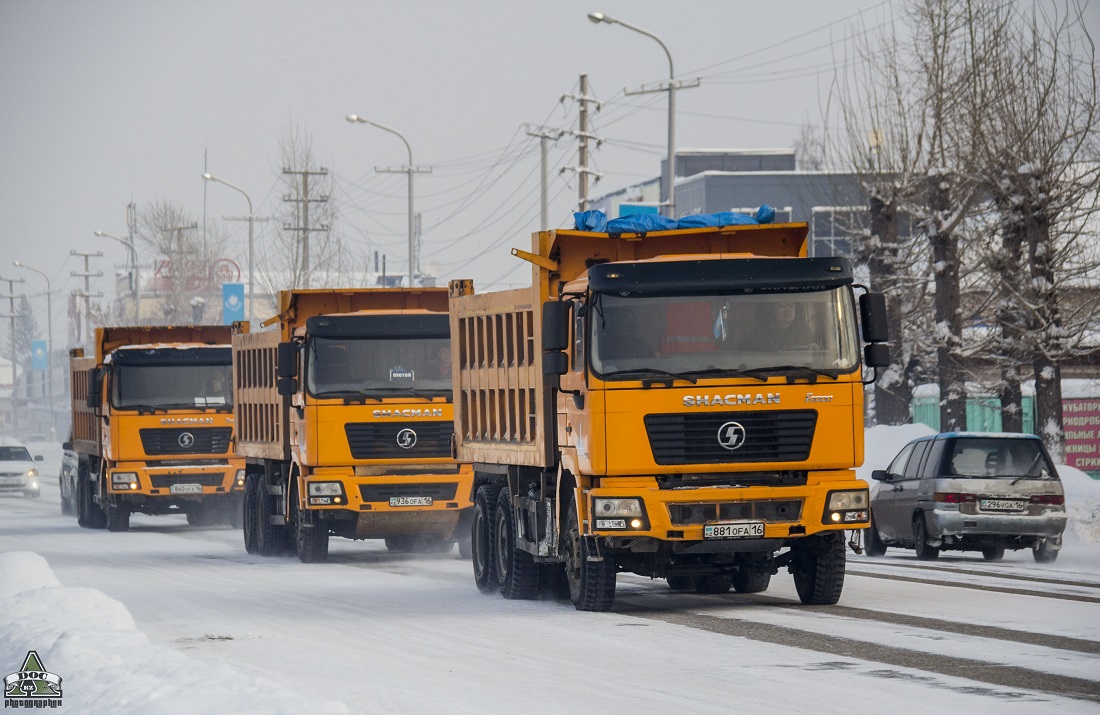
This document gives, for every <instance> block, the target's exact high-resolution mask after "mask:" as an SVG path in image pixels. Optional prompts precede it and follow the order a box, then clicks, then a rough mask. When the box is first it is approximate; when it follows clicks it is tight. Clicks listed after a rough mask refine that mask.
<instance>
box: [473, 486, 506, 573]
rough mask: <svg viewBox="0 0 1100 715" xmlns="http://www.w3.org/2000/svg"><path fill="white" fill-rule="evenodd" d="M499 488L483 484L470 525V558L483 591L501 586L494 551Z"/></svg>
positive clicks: (478, 490)
mask: <svg viewBox="0 0 1100 715" xmlns="http://www.w3.org/2000/svg"><path fill="white" fill-rule="evenodd" d="M498 491H499V489H498V488H497V487H495V486H493V485H491V484H483V485H481V486H480V487H478V488H477V493H476V494H475V495H474V518H473V523H472V524H471V525H470V550H471V552H472V553H471V554H470V559H471V561H472V562H473V564H474V583H475V584H476V585H477V590H478V591H481V592H482V593H493V592H494V591H496V590H497V589H498V587H499V584H500V582H499V581H498V580H497V572H496V554H495V553H493V544H495V543H496V541H495V539H494V538H493V512H494V511H495V510H496V503H497V492H498Z"/></svg>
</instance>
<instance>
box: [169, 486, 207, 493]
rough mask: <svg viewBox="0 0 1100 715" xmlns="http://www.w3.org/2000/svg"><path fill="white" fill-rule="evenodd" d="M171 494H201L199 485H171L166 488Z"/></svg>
mask: <svg viewBox="0 0 1100 715" xmlns="http://www.w3.org/2000/svg"><path fill="white" fill-rule="evenodd" d="M168 491H170V492H172V493H173V494H202V485H201V484H173V485H172V486H170V487H168Z"/></svg>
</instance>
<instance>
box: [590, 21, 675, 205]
mask: <svg viewBox="0 0 1100 715" xmlns="http://www.w3.org/2000/svg"><path fill="white" fill-rule="evenodd" d="M588 19H589V20H591V21H592V22H594V23H596V24H600V23H601V22H603V23H607V24H608V25H622V26H623V27H625V28H626V29H628V30H633V31H634V32H637V33H640V34H642V35H645V36H646V37H649V38H651V39H653V40H656V41H657V44H658V45H660V46H661V49H662V50H664V51H665V57H668V160H667V163H668V166H667V167H666V168H665V186H666V187H668V201H667V202H666V204H665V206H663V207H662V208H664V209H666V211H665V215H666V216H670V217H672V218H675V217H676V187H675V186H674V184H675V183H676V73H675V72H674V71H673V69H672V53H671V52H669V51H668V47H666V46H665V43H664V42H662V41H661V38H659V37H657V36H656V35H654V34H653V33H652V32H650V31H648V30H643V29H642V28H640V27H637V26H635V25H631V24H630V23H628V22H624V21H622V20H619V19H618V18H614V17H611V16H610V15H605V14H604V13H602V12H590V13H588Z"/></svg>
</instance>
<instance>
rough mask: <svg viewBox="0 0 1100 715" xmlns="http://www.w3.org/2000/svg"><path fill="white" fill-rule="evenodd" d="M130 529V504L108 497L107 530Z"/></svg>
mask: <svg viewBox="0 0 1100 715" xmlns="http://www.w3.org/2000/svg"><path fill="white" fill-rule="evenodd" d="M129 530H130V505H129V504H124V503H122V502H120V501H117V500H113V499H111V498H110V497H108V502H107V531H129Z"/></svg>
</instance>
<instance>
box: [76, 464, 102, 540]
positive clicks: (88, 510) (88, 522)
mask: <svg viewBox="0 0 1100 715" xmlns="http://www.w3.org/2000/svg"><path fill="white" fill-rule="evenodd" d="M80 486H81V487H82V488H83V490H84V493H83V496H82V499H81V501H82V503H83V505H84V523H83V524H81V526H83V527H84V528H86V529H102V528H103V527H105V526H107V513H106V512H105V511H103V508H102V507H101V506H100V505H99V504H97V503H96V501H95V493H94V491H93V486H92V482H91V480H90V479H88V478H86V476H84V477H81V479H80Z"/></svg>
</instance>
